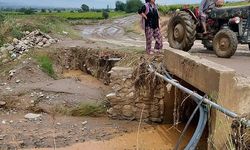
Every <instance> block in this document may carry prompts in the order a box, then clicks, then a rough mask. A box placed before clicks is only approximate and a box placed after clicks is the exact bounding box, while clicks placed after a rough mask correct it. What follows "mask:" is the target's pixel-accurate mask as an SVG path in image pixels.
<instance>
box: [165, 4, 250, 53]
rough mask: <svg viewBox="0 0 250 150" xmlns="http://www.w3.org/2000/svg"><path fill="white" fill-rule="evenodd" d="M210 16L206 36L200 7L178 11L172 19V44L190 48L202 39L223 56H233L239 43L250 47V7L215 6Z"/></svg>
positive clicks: (206, 44) (170, 29) (208, 46)
mask: <svg viewBox="0 0 250 150" xmlns="http://www.w3.org/2000/svg"><path fill="white" fill-rule="evenodd" d="M208 16H209V17H208V19H207V30H208V33H209V34H206V35H204V34H203V28H202V25H201V22H200V15H199V9H198V8H195V9H194V10H193V11H192V10H190V9H188V8H183V9H182V10H180V11H176V12H175V13H174V14H173V16H172V17H171V19H170V21H169V28H168V42H169V45H170V47H172V48H175V49H180V50H183V51H189V50H190V49H191V48H192V46H193V44H194V41H195V40H196V39H197V40H202V44H203V45H204V46H205V47H206V48H207V49H208V50H214V51H215V53H216V55H217V56H218V57H223V58H230V57H231V56H233V55H234V53H235V51H236V49H237V46H238V43H241V44H248V45H249V48H250V6H244V7H232V8H215V9H213V10H210V11H209V13H208Z"/></svg>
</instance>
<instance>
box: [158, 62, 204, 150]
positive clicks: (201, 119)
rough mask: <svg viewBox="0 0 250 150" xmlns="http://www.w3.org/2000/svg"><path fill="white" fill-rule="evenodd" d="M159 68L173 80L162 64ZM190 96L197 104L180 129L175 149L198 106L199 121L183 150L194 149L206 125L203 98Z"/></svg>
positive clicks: (176, 149)
mask: <svg viewBox="0 0 250 150" xmlns="http://www.w3.org/2000/svg"><path fill="white" fill-rule="evenodd" d="M161 69H162V71H163V72H164V74H165V76H166V77H167V78H169V79H171V80H174V79H173V78H172V77H171V76H170V74H169V73H168V72H167V71H166V69H165V68H164V67H163V65H161ZM191 98H192V99H193V100H194V101H195V102H196V103H197V106H196V108H195V110H194V111H193V113H192V115H191V116H190V118H189V120H188V122H187V124H186V126H185V128H184V130H183V131H182V133H181V135H180V138H179V140H178V142H177V144H176V146H175V148H174V149H175V150H178V148H179V146H180V143H181V141H182V138H183V136H184V134H185V132H186V131H187V129H188V126H189V125H190V123H191V121H192V119H193V117H194V115H195V114H196V112H197V110H198V108H199V112H200V116H199V122H198V125H197V128H196V130H195V132H194V134H193V136H192V138H191V139H190V141H189V143H188V145H187V146H186V147H185V150H193V149H195V147H196V146H197V144H198V143H199V141H200V138H201V136H202V133H203V131H204V129H205V127H206V123H207V119H208V111H207V107H203V106H201V104H202V102H203V100H201V101H199V100H197V99H196V98H195V97H192V96H191Z"/></svg>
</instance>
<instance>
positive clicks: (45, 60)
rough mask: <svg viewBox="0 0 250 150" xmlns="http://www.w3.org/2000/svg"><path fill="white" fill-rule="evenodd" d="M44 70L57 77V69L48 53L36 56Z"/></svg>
mask: <svg viewBox="0 0 250 150" xmlns="http://www.w3.org/2000/svg"><path fill="white" fill-rule="evenodd" d="M36 59H37V61H38V64H39V66H40V67H41V69H42V71H43V72H45V73H47V74H48V75H49V76H50V77H53V78H55V71H54V69H53V61H52V60H51V59H50V58H49V57H48V56H47V55H41V56H37V57H36Z"/></svg>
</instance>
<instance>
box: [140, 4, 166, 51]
mask: <svg viewBox="0 0 250 150" xmlns="http://www.w3.org/2000/svg"><path fill="white" fill-rule="evenodd" d="M138 13H139V14H140V15H141V16H142V23H143V24H142V27H143V28H144V30H145V36H146V51H147V53H148V54H154V52H153V50H152V48H151V44H152V40H153V37H154V39H155V47H154V49H156V50H157V52H160V49H162V47H163V44H162V36H161V33H160V26H159V19H160V17H159V13H158V9H157V6H156V4H155V0H146V3H145V5H144V6H142V8H141V9H140V10H139V11H138Z"/></svg>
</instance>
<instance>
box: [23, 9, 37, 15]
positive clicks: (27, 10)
mask: <svg viewBox="0 0 250 150" xmlns="http://www.w3.org/2000/svg"><path fill="white" fill-rule="evenodd" d="M19 12H22V13H24V14H26V15H30V14H34V13H35V10H34V9H33V8H21V9H19Z"/></svg>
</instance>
